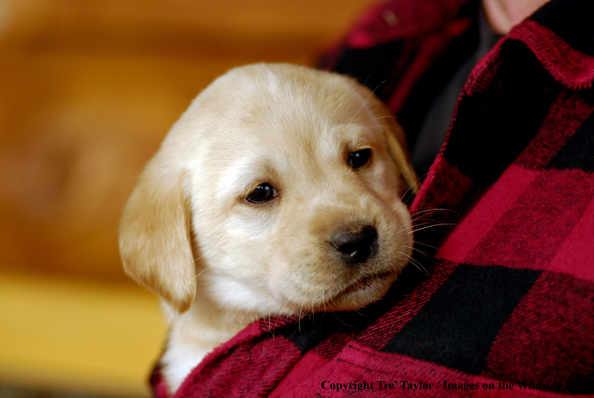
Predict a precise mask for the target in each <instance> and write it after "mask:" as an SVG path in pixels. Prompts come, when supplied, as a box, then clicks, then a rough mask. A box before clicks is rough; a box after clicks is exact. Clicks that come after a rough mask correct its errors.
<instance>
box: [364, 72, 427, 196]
mask: <svg viewBox="0 0 594 398" xmlns="http://www.w3.org/2000/svg"><path fill="white" fill-rule="evenodd" d="M357 85H358V86H359V90H360V93H361V95H362V96H363V98H362V99H363V100H364V101H365V103H366V104H367V107H368V109H369V110H370V111H371V113H372V114H373V115H374V117H375V118H376V119H377V120H379V121H380V122H381V123H383V124H384V127H385V130H384V131H385V139H386V144H387V145H388V152H389V153H390V156H391V157H392V159H393V160H394V162H395V163H396V165H397V166H398V168H399V169H400V173H401V174H402V179H403V180H404V182H405V183H406V185H407V187H406V188H407V189H410V190H411V191H412V192H413V193H417V191H418V189H419V182H418V181H419V178H418V177H417V173H416V172H415V169H414V168H413V166H412V164H411V162H410V155H409V151H408V145H407V143H406V135H405V134H404V130H403V129H402V127H400V125H399V124H398V122H397V121H396V118H395V117H394V116H393V115H391V114H390V112H388V110H387V109H386V107H385V106H384V104H383V103H382V102H381V101H380V100H379V98H377V97H376V96H375V94H373V93H372V92H371V90H369V89H368V88H367V87H365V86H362V85H360V84H358V83H357Z"/></svg>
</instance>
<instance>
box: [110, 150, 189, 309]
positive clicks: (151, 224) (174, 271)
mask: <svg viewBox="0 0 594 398" xmlns="http://www.w3.org/2000/svg"><path fill="white" fill-rule="evenodd" d="M172 169H173V170H172ZM183 180H184V177H183V173H182V172H181V171H179V170H175V168H172V167H167V166H164V165H163V164H162V162H161V161H160V160H159V155H157V156H156V157H155V158H153V160H151V162H149V164H148V165H147V167H146V168H145V170H144V171H143V172H142V174H141V175H140V177H139V181H138V184H137V186H136V188H135V189H134V192H133V193H132V196H131V197H130V199H129V200H128V203H127V204H126V207H125V208H124V213H123V215H122V219H121V221H120V254H121V256H122V261H123V263H124V270H125V271H126V273H127V274H128V275H130V276H131V277H132V278H133V279H135V280H136V281H137V282H138V283H140V284H141V285H143V286H145V287H147V288H149V289H151V290H153V291H154V292H156V293H157V294H159V295H160V296H161V297H162V298H163V299H164V300H165V301H166V302H167V303H168V304H169V305H171V306H172V307H173V308H174V309H176V310H177V311H178V312H180V313H182V312H184V311H186V310H187V309H188V308H189V307H190V305H191V304H192V301H193V300H194V296H195V294H196V271H195V264H194V256H193V252H192V237H191V210H190V204H189V201H188V198H187V195H186V194H185V193H184V186H183V185H184V184H183Z"/></svg>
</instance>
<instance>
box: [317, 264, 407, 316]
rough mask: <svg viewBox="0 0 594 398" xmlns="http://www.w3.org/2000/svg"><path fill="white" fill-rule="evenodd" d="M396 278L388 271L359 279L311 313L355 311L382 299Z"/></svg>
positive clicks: (392, 272) (395, 275)
mask: <svg viewBox="0 0 594 398" xmlns="http://www.w3.org/2000/svg"><path fill="white" fill-rule="evenodd" d="M397 277H398V272H394V271H390V272H384V273H381V274H378V275H371V276H367V277H364V278H361V279H359V280H357V281H355V282H353V283H352V284H350V285H348V286H347V287H346V288H344V289H343V290H341V291H339V292H338V293H337V294H336V295H334V296H333V297H331V298H330V299H329V300H328V301H327V302H325V303H322V304H316V305H314V306H313V307H312V312H328V311H331V312H335V311H355V310H358V309H361V308H363V307H366V306H368V305H370V304H372V303H374V302H376V301H378V300H380V299H381V298H383V297H384V296H385V295H386V294H387V293H388V290H390V287H392V284H393V283H394V281H395V280H396V279H397Z"/></svg>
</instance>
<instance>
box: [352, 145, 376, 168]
mask: <svg viewBox="0 0 594 398" xmlns="http://www.w3.org/2000/svg"><path fill="white" fill-rule="evenodd" d="M370 157H371V149H369V148H366V149H361V150H360V151H357V152H352V153H351V154H350V155H349V164H350V165H351V167H352V168H353V169H358V168H359V167H361V166H364V165H365V164H366V163H367V162H369V158H370Z"/></svg>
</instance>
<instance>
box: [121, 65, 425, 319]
mask: <svg viewBox="0 0 594 398" xmlns="http://www.w3.org/2000/svg"><path fill="white" fill-rule="evenodd" d="M402 140H403V137H402V133H401V131H399V130H398V127H397V126H396V124H395V123H394V122H393V119H391V118H389V117H387V114H386V113H385V111H384V110H383V108H382V107H381V105H380V104H379V102H378V101H377V100H376V99H375V98H374V97H373V96H372V94H371V93H370V92H369V91H368V90H366V89H364V88H362V87H361V86H359V85H358V84H356V83H354V82H353V81H351V80H350V79H347V78H345V77H342V76H338V75H333V74H329V73H325V72H319V71H313V70H311V69H307V68H303V67H296V66H290V65H252V66H248V67H244V68H239V69H236V70H233V71H231V72H230V73H228V74H227V75H225V76H223V77H222V78H220V79H218V80H217V81H215V83H213V85H211V86H210V87H209V88H207V89H206V90H205V91H204V92H203V93H202V94H201V95H200V96H199V97H198V98H197V99H196V100H195V101H194V103H193V104H192V106H191V107H190V109H189V110H188V111H187V112H186V113H185V114H184V116H183V117H182V118H181V120H180V121H179V122H178V123H177V124H176V126H175V127H174V128H173V130H172V132H171V133H170V134H169V136H168V138H167V139H166V140H165V142H164V144H163V146H162V148H161V150H160V151H159V153H158V154H157V155H156V157H155V158H154V159H153V160H152V161H151V163H149V165H148V166H147V169H146V170H145V172H144V173H143V175H142V176H141V180H140V183H139V187H137V189H136V191H135V193H134V194H133V196H132V198H131V199H130V202H129V204H128V206H127V209H126V211H125V213H124V218H123V221H122V230H121V248H122V256H123V259H124V264H125V266H126V269H127V271H128V272H129V273H130V274H131V275H133V276H134V277H135V278H136V279H138V280H139V281H140V282H142V283H144V284H145V285H147V286H149V287H151V288H153V289H154V290H156V291H157V292H159V293H160V294H161V295H162V296H163V297H164V298H165V300H166V301H167V302H169V303H170V304H171V305H172V306H173V307H174V308H176V309H177V310H179V311H183V310H185V309H187V308H188V307H189V305H190V304H191V302H192V300H193V299H194V295H195V291H196V289H198V291H199V292H200V294H199V295H198V298H197V299H196V300H200V297H201V296H203V295H206V296H208V297H209V298H210V299H211V300H214V301H215V302H217V303H219V304H220V305H221V306H224V307H225V308H230V309H237V310H246V311H250V312H254V311H255V312H259V313H262V314H263V315H268V314H297V313H300V312H303V311H337V310H353V309H357V308H361V307H363V306H365V305H367V304H369V303H371V302H373V301H376V300H378V299H379V298H381V297H382V296H383V295H384V294H385V293H386V292H387V290H388V289H389V287H390V285H391V284H392V283H393V281H394V280H395V279H396V277H397V275H398V274H399V272H400V271H401V269H402V268H403V267H404V266H405V264H406V263H407V262H408V257H409V255H410V253H411V250H412V233H411V222H410V216H409V214H408V211H407V209H406V207H405V205H404V204H403V203H402V202H401V200H400V198H401V196H402V195H403V194H404V192H405V191H406V190H407V189H409V188H411V187H412V188H413V189H414V188H415V186H414V184H415V182H414V181H415V176H414V172H413V171H412V169H411V168H410V166H409V165H408V161H407V157H406V151H405V150H403V148H402V145H401V142H402ZM163 198H165V199H163ZM150 202H156V203H153V204H150ZM172 202H173V203H172ZM139 207H140V209H139ZM150 212H158V213H159V214H161V216H155V215H154V214H150ZM142 214H145V215H144V216H143V215H142ZM145 217H152V218H153V219H152V221H146V220H143V219H144V218H145ZM155 218H157V219H155ZM167 218H173V220H169V221H167ZM163 223H164V225H163ZM143 224H144V225H143ZM171 224H173V226H172V225H171ZM159 229H160V230H161V231H162V232H159ZM143 235H144V236H143ZM147 235H148V236H147ZM139 239H140V240H141V241H143V243H139ZM147 245H150V246H151V247H150V248H148V247H147ZM180 251H181V252H183V253H181V254H180ZM156 252H158V253H156ZM155 256H156V257H157V260H155ZM172 256H173V258H171V257H172ZM149 257H152V258H149ZM157 262H158V263H157Z"/></svg>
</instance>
